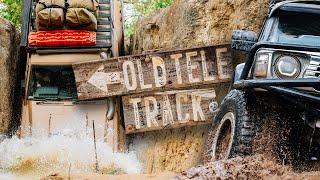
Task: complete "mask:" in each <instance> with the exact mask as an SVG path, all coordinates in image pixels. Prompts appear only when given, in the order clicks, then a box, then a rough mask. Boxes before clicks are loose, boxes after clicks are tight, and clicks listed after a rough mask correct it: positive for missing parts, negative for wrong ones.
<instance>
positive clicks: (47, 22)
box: [36, 8, 64, 31]
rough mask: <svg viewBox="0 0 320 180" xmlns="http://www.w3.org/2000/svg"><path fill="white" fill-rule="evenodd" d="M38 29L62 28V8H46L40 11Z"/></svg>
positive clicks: (37, 20) (37, 22) (37, 21)
mask: <svg viewBox="0 0 320 180" xmlns="http://www.w3.org/2000/svg"><path fill="white" fill-rule="evenodd" d="M36 24H37V31H45V30H52V29H62V28H63V25H64V12H63V9H62V8H46V9H43V10H41V11H40V12H38V14H37V18H36Z"/></svg>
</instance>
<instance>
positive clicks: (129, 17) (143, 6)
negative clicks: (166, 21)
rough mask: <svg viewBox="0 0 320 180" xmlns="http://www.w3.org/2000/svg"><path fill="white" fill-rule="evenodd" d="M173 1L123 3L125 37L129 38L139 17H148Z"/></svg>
mask: <svg viewBox="0 0 320 180" xmlns="http://www.w3.org/2000/svg"><path fill="white" fill-rule="evenodd" d="M172 2H173V0H126V1H124V7H125V11H126V10H127V11H129V12H126V14H125V24H124V25H125V36H126V37H129V36H130V35H132V34H133V33H134V31H135V25H136V23H137V21H138V19H139V18H140V17H143V16H148V15H150V14H151V13H152V12H154V11H157V10H159V9H161V8H166V7H168V6H170V5H171V4H172Z"/></svg>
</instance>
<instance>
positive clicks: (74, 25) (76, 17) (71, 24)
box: [66, 8, 97, 31]
mask: <svg viewBox="0 0 320 180" xmlns="http://www.w3.org/2000/svg"><path fill="white" fill-rule="evenodd" d="M66 22H67V26H68V29H82V30H89V31H96V30H97V18H96V17H95V16H94V15H93V13H92V12H90V11H89V10H87V9H85V8H68V9H67V14H66Z"/></svg>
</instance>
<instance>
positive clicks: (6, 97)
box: [0, 18, 19, 135]
mask: <svg viewBox="0 0 320 180" xmlns="http://www.w3.org/2000/svg"><path fill="white" fill-rule="evenodd" d="M18 54H19V53H18V33H17V31H16V29H15V27H14V26H13V25H12V24H11V23H10V22H8V21H6V20H4V19H1V18H0V92H1V93H0V135H1V134H7V133H8V131H9V123H10V119H12V116H13V111H14V107H13V106H14V104H13V103H14V98H15V97H14V92H15V91H14V90H15V87H16V79H17V77H16V74H17V73H14V72H16V71H17V62H18Z"/></svg>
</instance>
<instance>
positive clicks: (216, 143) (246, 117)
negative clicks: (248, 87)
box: [205, 90, 256, 161]
mask: <svg viewBox="0 0 320 180" xmlns="http://www.w3.org/2000/svg"><path fill="white" fill-rule="evenodd" d="M248 97H249V96H248V95H247V94H246V93H245V92H244V91H238V90H232V91H230V92H229V94H228V95H227V96H226V97H225V98H224V100H223V102H222V104H221V107H220V110H219V112H218V113H217V115H216V116H215V118H214V121H213V130H212V132H211V133H209V137H208V143H207V146H208V147H207V153H206V155H205V161H212V160H220V159H228V158H231V157H234V156H236V155H249V154H251V152H252V141H253V139H254V136H255V122H254V121H255V119H256V117H255V114H256V113H255V112H254V111H253V108H251V107H252V105H253V104H254V103H253V102H249V101H251V99H250V98H248ZM249 104H250V107H249ZM210 145H211V147H210Z"/></svg>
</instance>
